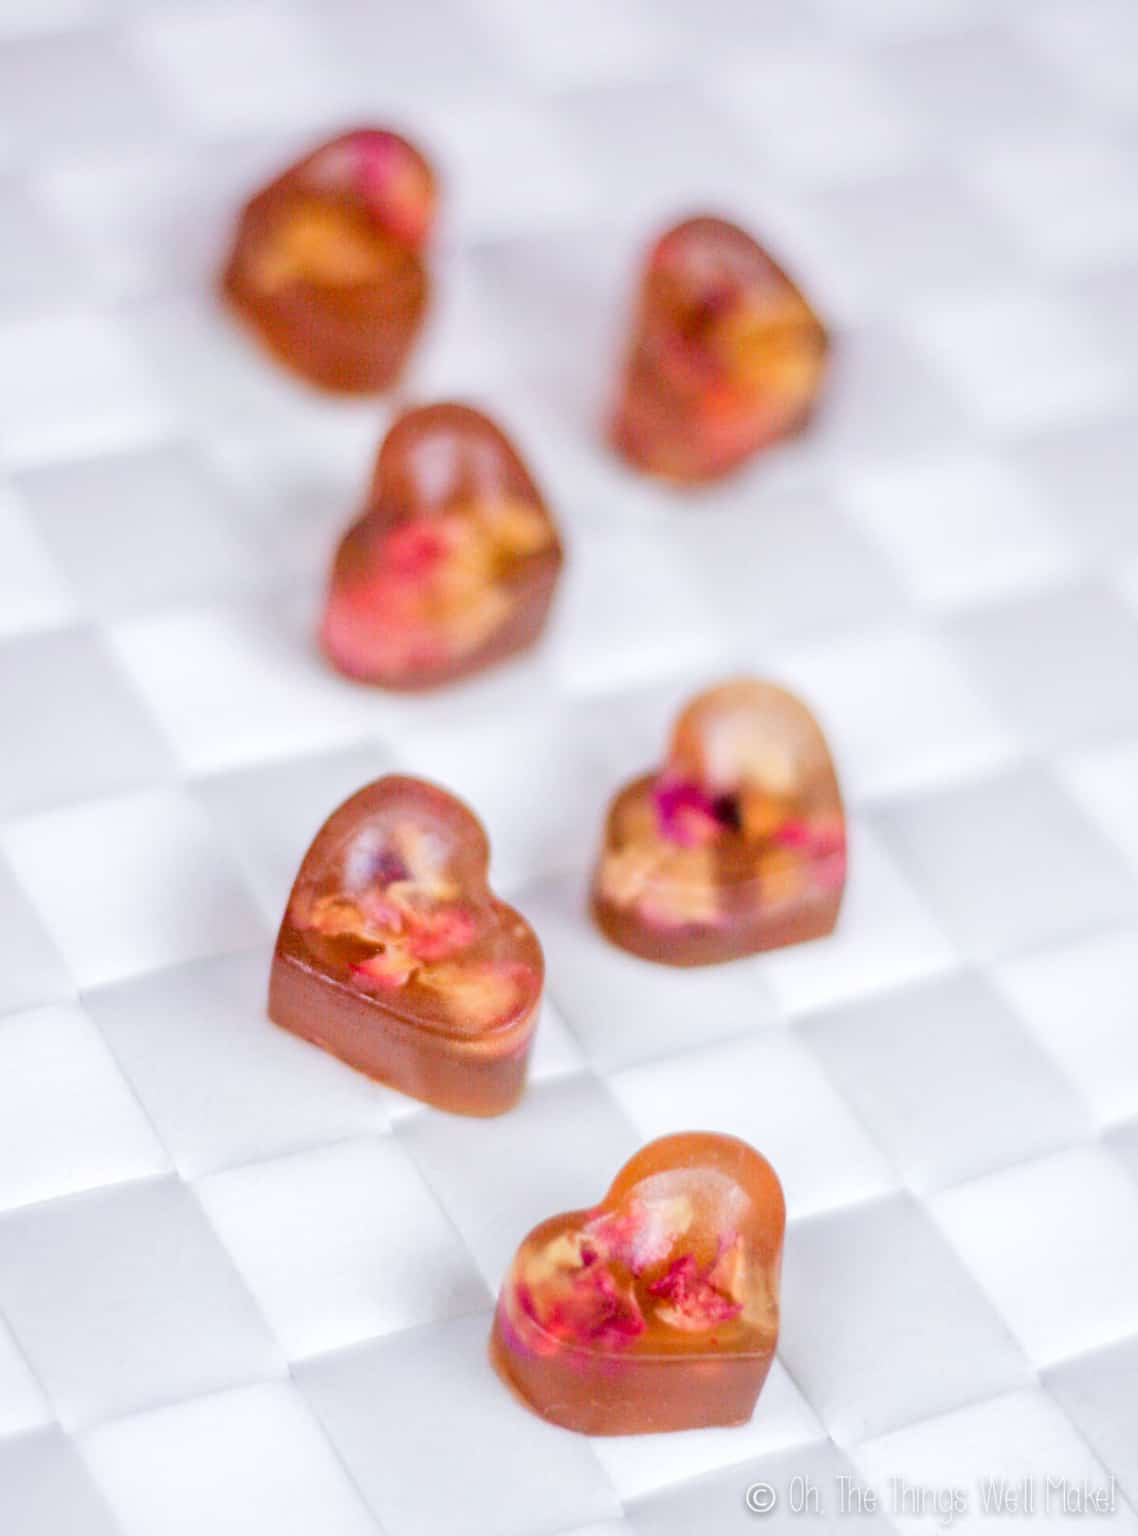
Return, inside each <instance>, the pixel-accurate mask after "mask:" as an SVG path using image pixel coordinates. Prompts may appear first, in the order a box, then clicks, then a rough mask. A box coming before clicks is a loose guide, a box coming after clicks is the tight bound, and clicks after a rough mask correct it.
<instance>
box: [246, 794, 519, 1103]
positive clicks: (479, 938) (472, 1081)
mask: <svg viewBox="0 0 1138 1536" xmlns="http://www.w3.org/2000/svg"><path fill="white" fill-rule="evenodd" d="M488 859H489V847H488V845H487V842H486V835H485V833H484V832H483V830H482V827H481V825H480V823H479V822H478V820H477V818H476V817H475V816H474V815H473V813H472V812H471V811H469V810H468V809H467V808H466V806H464V805H463V804H462V803H461V801H459V800H456V799H454V798H453V796H451V795H448V794H447V793H446V792H445V791H444V790H441V789H437V788H435V786H434V785H431V784H426V783H423V782H422V781H420V780H418V779H409V778H402V777H398V776H392V777H390V778H385V779H379V780H377V781H376V782H375V783H374V784H369V785H368V786H367V788H366V789H361V790H360V791H359V793H358V794H356V795H353V796H352V798H351V799H350V800H348V801H347V802H346V803H345V804H344V805H342V806H341V807H340V809H339V810H338V811H336V812H335V813H334V814H333V815H332V816H331V817H330V818H329V819H328V821H326V822H325V824H324V826H323V827H322V828H321V830H320V831H319V833H318V834H317V836H316V839H315V841H314V842H313V844H312V846H311V848H310V849H309V850H308V853H307V854H306V855H305V858H304V862H303V864H302V865H301V867H300V872H299V874H298V875H297V877H296V883H295V884H294V886H293V889H292V895H291V896H290V898H289V903H288V908H287V910H286V912H285V915H284V920H283V922H282V923H281V928H280V934H279V936H278V938H277V947H276V953H275V955H274V957H273V969H272V978H271V981H270V987H269V1016H270V1018H272V1019H273V1020H275V1022H276V1023H278V1024H280V1025H282V1026H283V1027H284V1028H285V1029H289V1030H291V1031H292V1032H293V1033H294V1034H297V1035H301V1036H303V1038H304V1039H306V1040H311V1041H313V1042H314V1043H315V1044H317V1045H321V1046H323V1047H324V1048H325V1049H326V1050H329V1051H331V1052H332V1054H333V1055H335V1056H339V1057H341V1058H342V1059H343V1060H344V1061H346V1062H348V1064H349V1065H350V1066H353V1067H357V1068H358V1069H359V1070H360V1071H361V1072H366V1073H368V1074H369V1075H370V1076H371V1077H375V1078H379V1079H380V1080H381V1081H383V1082H387V1083H390V1084H391V1085H392V1086H393V1087H396V1088H399V1089H401V1090H402V1091H403V1092H404V1093H409V1094H412V1095H414V1096H415V1097H416V1098H419V1099H425V1100H426V1101H427V1102H429V1103H431V1104H436V1105H438V1106H439V1107H440V1108H442V1109H450V1110H453V1111H455V1112H457V1113H460V1114H470V1115H494V1114H500V1113H501V1112H502V1111H503V1110H505V1109H508V1108H509V1107H510V1105H511V1104H513V1103H514V1101H515V1100H516V1099H517V1097H518V1095H519V1094H520V1093H521V1091H522V1087H523V1084H524V1080H525V1072H526V1064H527V1060H528V1056H529V1049H530V1044H531V1041H532V1038H533V1031H534V1027H535V1025H536V1022H537V1013H538V1005H539V1002H540V998H541V990H542V984H543V980H544V962H543V959H542V953H541V947H540V945H539V944H538V941H537V938H536V936H535V934H534V932H533V930H532V929H531V928H530V926H529V924H528V923H526V921H525V920H524V918H522V917H521V916H520V914H519V913H517V912H515V911H514V909H513V908H512V907H508V906H506V905H505V904H504V903H503V902H500V901H498V900H497V898H496V897H495V896H494V894H493V893H492V891H491V890H490V888H489V886H488V885H487V880H486V874H487V862H488Z"/></svg>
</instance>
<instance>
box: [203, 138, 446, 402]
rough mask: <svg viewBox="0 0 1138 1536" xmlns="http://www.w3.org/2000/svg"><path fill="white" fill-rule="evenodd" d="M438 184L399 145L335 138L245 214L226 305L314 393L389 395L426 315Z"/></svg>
mask: <svg viewBox="0 0 1138 1536" xmlns="http://www.w3.org/2000/svg"><path fill="white" fill-rule="evenodd" d="M435 202H436V189H435V178H434V175H433V173H432V171H431V168H430V166H429V165H428V164H427V162H426V160H425V159H424V158H423V156H422V155H421V154H420V153H419V151H418V150H417V149H415V148H414V147H413V146H412V145H410V144H408V143H407V141H406V140H405V139H402V138H400V137H399V135H398V134H395V133H390V132H388V131H387V130H386V129H381V128H362V129H357V130H355V131H354V132H351V133H345V134H341V135H340V136H339V137H338V138H335V139H332V140H331V141H330V142H329V143H327V144H323V145H321V146H320V148H318V149H316V150H313V151H312V153H311V154H309V155H306V156H305V157H304V158H303V159H302V160H299V161H298V162H297V163H296V164H295V165H293V166H291V167H289V169H288V170H286V171H285V172H284V173H283V174H282V175H281V176H278V177H277V179H276V180H275V181H272V182H270V183H269V185H268V186H267V187H265V188H264V190H263V191H261V192H258V193H257V195H256V196H255V197H254V198H253V199H252V200H251V201H250V202H249V203H248V204H247V205H246V207H245V209H244V211H243V212H242V215H241V218H240V221H239V223H238V227H237V233H236V236H235V238H234V242H233V246H232V249H231V252H230V256H229V261H228V264H227V266H226V268H225V272H224V275H223V278H222V287H223V290H224V293H225V295H226V297H227V298H228V300H229V301H230V303H231V304H232V305H233V306H234V308H235V309H236V310H237V312H238V313H239V314H240V315H241V317H242V318H243V319H244V320H246V321H247V322H248V323H249V325H250V326H251V327H252V329H253V330H254V332H255V333H256V334H257V335H258V336H259V337H260V339H261V341H262V342H263V343H264V345H265V346H266V347H267V348H268V349H269V351H270V352H271V353H272V354H273V355H274V356H275V357H276V359H277V360H278V362H281V363H284V364H285V366H286V367H288V368H291V369H292V370H294V371H295V372H296V373H299V374H301V375H303V377H304V378H306V379H308V380H309V382H310V383H313V384H318V385H320V386H321V387H322V388H324V389H330V390H336V391H342V392H347V393H369V392H371V391H374V390H381V389H386V388H387V387H388V385H389V384H391V383H392V382H393V381H394V380H395V378H396V377H397V376H398V374H399V372H400V370H401V369H402V367H403V364H404V362H405V361H406V358H407V355H408V353H409V351H410V349H411V347H412V345H413V343H414V340H415V337H416V335H417V334H418V331H419V327H420V325H421V322H422V319H423V315H424V313H425V311H426V306H427V296H428V279H427V269H426V264H425V261H424V247H425V245H426V241H427V238H428V236H429V234H430V230H431V226H432V224H433V222H434V216H435Z"/></svg>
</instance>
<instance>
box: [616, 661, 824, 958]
mask: <svg viewBox="0 0 1138 1536" xmlns="http://www.w3.org/2000/svg"><path fill="white" fill-rule="evenodd" d="M845 874H846V838H845V818H844V815H843V811H842V800H841V794H840V792H839V789H838V782H837V778H836V777H835V774H834V768H833V764H832V762H831V760H830V754H829V751H828V749H827V747H826V742H825V738H824V737H823V735H822V732H821V730H820V729H819V727H818V725H817V723H816V722H815V720H814V718H813V716H812V715H811V714H810V712H809V711H808V710H807V709H806V707H805V705H803V704H801V703H800V702H799V701H798V700H797V699H795V698H794V697H793V696H792V695H791V694H789V693H786V692H784V691H783V690H782V689H781V688H776V687H775V686H774V685H773V684H770V683H763V682H758V681H755V680H753V679H746V678H744V679H738V680H736V681H734V682H729V683H724V684H721V685H720V686H719V687H716V688H712V689H710V690H709V691H708V692H707V693H703V694H700V695H699V696H698V697H697V698H696V699H694V700H692V702H691V703H690V704H689V705H688V706H687V708H686V709H685V710H684V711H683V713H682V714H681V716H680V718H679V720H678V721H677V723H676V726H675V729H674V731H673V734H672V739H671V743H670V746H669V749H668V755H667V759H666V761H665V763H664V765H663V767H662V768H661V769H660V770H659V771H658V772H657V773H655V774H649V775H646V776H644V777H642V778H639V779H636V780H634V781H633V782H632V783H631V784H628V785H626V786H625V788H624V789H623V790H621V791H620V793H619V794H618V795H617V796H616V797H615V799H614V800H613V802H612V805H611V806H610V808H609V813H608V818H607V821H606V824H605V834H604V843H603V847H602V849H601V854H600V858H599V861H598V864H597V868H596V872H595V875H594V879H593V892H592V908H593V914H594V917H595V918H596V920H597V922H598V924H599V925H600V927H601V929H602V930H603V931H604V933H605V934H606V935H607V936H608V937H609V938H610V939H611V940H612V941H613V942H614V943H616V944H619V945H620V946H621V947H622V948H624V949H628V950H631V951H632V952H633V953H634V954H637V955H642V956H643V957H644V958H646V959H649V960H659V961H664V962H666V963H668V964H672V965H703V964H710V963H713V962H715V961H719V960H729V959H732V958H735V957H736V956H739V955H745V954H751V953H754V952H755V951H757V950H762V949H773V948H776V947H778V946H780V945H783V944H794V943H798V942H799V941H801V940H804V939H812V938H819V937H821V936H822V935H824V934H827V933H829V932H830V931H831V930H832V929H833V927H834V924H835V922H836V921H837V917H838V910H839V908H840V905H841V899H842V891H843V888H844V885H845Z"/></svg>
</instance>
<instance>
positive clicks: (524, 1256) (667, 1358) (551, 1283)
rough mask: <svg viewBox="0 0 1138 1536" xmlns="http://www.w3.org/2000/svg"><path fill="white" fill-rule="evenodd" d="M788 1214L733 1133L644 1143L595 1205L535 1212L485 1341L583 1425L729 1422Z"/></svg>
mask: <svg viewBox="0 0 1138 1536" xmlns="http://www.w3.org/2000/svg"><path fill="white" fill-rule="evenodd" d="M785 1221H786V1211H785V1204H784V1201H783V1195H782V1189H781V1187H780V1185H779V1182H778V1179H777V1177H776V1175H775V1173H774V1170H773V1169H772V1168H771V1166H770V1164H769V1163H768V1162H767V1161H766V1160H765V1158H763V1157H761V1156H760V1155H759V1154H758V1153H757V1152H756V1151H754V1149H753V1148H751V1147H749V1146H748V1145H747V1144H746V1143H745V1142H742V1141H738V1140H736V1138H734V1137H732V1136H718V1135H713V1134H710V1133H703V1132H689V1133H685V1134H683V1135H678V1136H667V1137H664V1138H663V1139H661V1140H660V1141H655V1142H652V1143H650V1144H649V1145H648V1146H647V1147H644V1148H643V1149H642V1150H641V1151H640V1152H638V1153H637V1154H636V1156H635V1157H634V1158H632V1159H631V1161H630V1162H629V1163H627V1164H626V1165H625V1167H624V1168H623V1169H622V1170H621V1171H620V1173H619V1174H618V1175H617V1177H616V1179H615V1181H614V1183H613V1185H612V1187H611V1188H610V1190H609V1192H608V1194H607V1195H606V1196H605V1199H604V1200H603V1201H602V1203H601V1204H600V1206H598V1207H597V1208H595V1209H594V1210H591V1211H574V1212H569V1213H567V1214H565V1215H562V1216H554V1217H551V1218H550V1219H549V1220H547V1221H545V1222H542V1223H541V1225H540V1226H538V1227H536V1228H535V1229H534V1230H533V1232H531V1233H530V1235H529V1236H528V1237H527V1238H526V1239H525V1241H524V1242H523V1243H522V1245H521V1247H520V1248H519V1249H518V1251H517V1254H516V1255H515V1258H514V1261H513V1264H512V1265H511V1267H510V1270H509V1272H508V1274H507V1276H506V1278H505V1280H504V1282H503V1284H502V1290H501V1294H500V1296H499V1299H498V1308H497V1312H496V1314H495V1319H494V1330H493V1335H492V1354H493V1358H494V1361H495V1364H496V1365H497V1367H498V1370H499V1372H500V1373H501V1375H502V1376H503V1377H504V1379H505V1380H506V1381H507V1382H508V1384H509V1385H510V1386H512V1387H513V1388H514V1389H515V1391H516V1392H518V1394H519V1395H520V1396H521V1397H522V1398H523V1400H524V1401H525V1402H526V1403H527V1404H528V1405H529V1406H530V1407H531V1408H533V1409H534V1410H535V1412H537V1413H539V1414H541V1415H542V1416H543V1417H545V1418H547V1419H551V1420H553V1421H554V1422H555V1423H557V1424H562V1425H565V1426H566V1427H567V1428H570V1429H579V1430H582V1431H584V1432H586V1433H589V1434H635V1433H642V1432H645V1431H649V1430H672V1429H693V1428H700V1427H705V1426H708V1425H712V1424H736V1423H740V1422H742V1421H743V1420H745V1419H747V1418H749V1417H750V1414H751V1412H752V1410H753V1408H754V1405H755V1400H756V1398H757V1397H758V1394H759V1391H760V1389H761V1388H762V1385H763V1382H764V1380H765V1379H766V1375H767V1371H768V1370H769V1368H770V1363H771V1360H772V1358H773V1356H774V1351H775V1345H776V1343H777V1340H778V1313H779V1295H778V1293H779V1270H780V1265H781V1258H782V1238H783V1230H784V1227H785Z"/></svg>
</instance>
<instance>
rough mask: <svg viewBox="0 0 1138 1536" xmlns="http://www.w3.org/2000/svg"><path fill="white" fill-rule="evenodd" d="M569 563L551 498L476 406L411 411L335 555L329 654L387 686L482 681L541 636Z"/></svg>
mask: <svg viewBox="0 0 1138 1536" xmlns="http://www.w3.org/2000/svg"><path fill="white" fill-rule="evenodd" d="M561 562H562V553H561V543H560V539H559V538H558V534H557V529H556V527H555V525H554V523H553V520H552V518H551V517H550V515H549V512H548V511H547V509H546V506H545V503H544V501H543V500H542V496H541V493H540V491H539V490H538V488H537V486H536V485H535V483H534V481H533V479H532V477H531V475H530V473H529V471H528V469H527V468H526V466H525V464H524V463H523V462H522V460H521V458H520V457H519V455H518V453H517V451H516V450H515V449H514V447H513V445H512V444H511V442H510V441H509V439H508V438H507V437H506V435H505V434H504V433H503V432H502V431H501V430H500V428H499V427H497V426H496V425H495V424H494V422H492V421H491V420H490V419H489V418H488V417H486V416H483V415H482V414H481V412H479V411H475V410H472V409H471V408H470V407H469V406H465V405H454V404H439V405H431V406H424V407H421V408H420V409H418V410H413V411H409V412H407V414H406V415H404V416H402V417H401V418H400V419H399V420H398V421H397V422H396V423H395V425H394V426H393V427H392V428H391V431H390V432H389V433H388V435H387V437H386V439H385V441H384V443H383V446H382V448H381V449H380V453H379V459H378V461H377V463H376V468H375V474H374V476H373V480H372V486H371V490H370V493H369V495H368V500H367V505H366V508H365V511H364V514H363V516H362V517H361V518H360V520H359V521H358V522H357V523H356V524H355V525H354V526H353V527H352V528H351V529H350V530H349V531H348V533H347V535H346V536H345V538H344V540H343V542H342V543H341V545H340V548H339V551H338V553H337V555H336V560H335V564H334V567H333V571H332V579H331V584H330V589H329V594H328V603H327V607H326V610H325V615H324V623H323V628H322V633H321V640H322V644H323V647H324V650H325V652H326V653H327V655H328V657H329V658H330V659H331V661H332V662H333V663H334V664H335V666H336V667H338V668H339V670H340V671H342V672H344V673H346V674H347V675H348V676H349V677H353V678H357V679H359V680H362V681H366V682H370V683H375V684H378V685H380V686H382V687H386V688H399V689H422V688H430V687H435V686H437V685H439V684H441V683H447V682H452V681H454V680H456V679H457V678H460V677H465V676H469V675H470V674H472V673H474V672H479V671H481V670H483V669H484V668H485V667H489V666H492V665H493V664H495V663H497V662H499V661H502V660H504V659H505V658H506V657H508V656H511V655H514V654H516V653H517V652H519V651H522V650H524V649H526V648H527V647H528V646H530V645H532V644H533V643H534V642H535V641H536V639H537V637H538V635H539V634H540V633H541V630H542V627H543V626H544V624H545V621H546V618H547V616H548V613H549V607H550V604H551V602H552V599H553V592H554V588H555V586H556V582H557V576H558V573H559V571H560V568H561Z"/></svg>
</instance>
